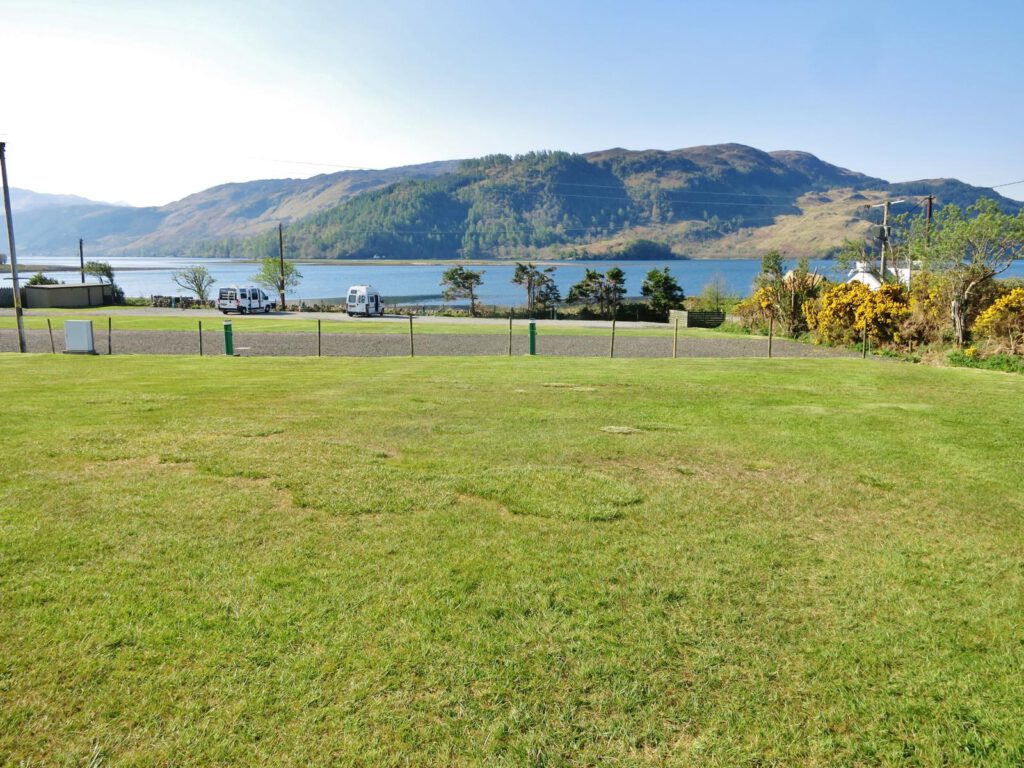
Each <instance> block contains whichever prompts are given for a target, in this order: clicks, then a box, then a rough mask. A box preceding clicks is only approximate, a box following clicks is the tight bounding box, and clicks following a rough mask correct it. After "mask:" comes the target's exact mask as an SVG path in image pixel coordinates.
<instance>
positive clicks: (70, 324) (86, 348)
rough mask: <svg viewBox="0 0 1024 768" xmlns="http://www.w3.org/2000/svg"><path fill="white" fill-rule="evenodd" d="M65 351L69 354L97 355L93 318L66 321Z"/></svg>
mask: <svg viewBox="0 0 1024 768" xmlns="http://www.w3.org/2000/svg"><path fill="white" fill-rule="evenodd" d="M64 351H65V352H66V353H67V354H69V355H95V354H96V343H95V341H94V340H93V337H92V320H65V321H64Z"/></svg>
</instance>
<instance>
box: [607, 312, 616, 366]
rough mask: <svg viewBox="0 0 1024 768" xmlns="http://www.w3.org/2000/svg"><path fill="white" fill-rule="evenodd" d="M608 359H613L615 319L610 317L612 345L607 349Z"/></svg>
mask: <svg viewBox="0 0 1024 768" xmlns="http://www.w3.org/2000/svg"><path fill="white" fill-rule="evenodd" d="M608 357H615V318H614V317H612V344H611V347H609V349H608Z"/></svg>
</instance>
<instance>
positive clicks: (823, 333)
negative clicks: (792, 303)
mask: <svg viewBox="0 0 1024 768" xmlns="http://www.w3.org/2000/svg"><path fill="white" fill-rule="evenodd" d="M909 315H910V299H909V296H908V295H907V290H906V289H905V288H904V287H903V286H901V285H895V284H886V285H883V286H882V287H881V288H879V289H878V290H877V291H872V290H871V289H870V288H868V287H867V286H866V285H864V284H863V283H857V282H853V283H839V284H838V285H834V286H832V287H830V288H829V289H828V290H827V291H825V292H824V293H823V294H822V296H821V298H820V299H819V300H817V301H814V302H808V303H806V304H804V317H805V318H806V319H807V325H808V327H809V328H810V329H811V330H812V331H814V332H815V333H816V334H817V336H818V340H819V341H821V342H824V343H826V344H854V343H857V342H858V341H860V340H861V338H862V337H863V334H864V330H865V328H866V329H867V334H868V337H869V338H870V339H871V340H872V341H873V342H874V343H875V344H888V343H890V342H894V341H899V328H900V323H902V322H903V321H904V320H905V319H906V318H907V317H908V316H909Z"/></svg>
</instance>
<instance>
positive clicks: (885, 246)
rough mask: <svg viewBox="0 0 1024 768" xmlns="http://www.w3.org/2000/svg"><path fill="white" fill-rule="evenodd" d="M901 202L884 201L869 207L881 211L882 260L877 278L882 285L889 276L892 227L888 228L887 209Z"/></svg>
mask: <svg viewBox="0 0 1024 768" xmlns="http://www.w3.org/2000/svg"><path fill="white" fill-rule="evenodd" d="M902 202H903V201H902V200H886V201H885V202H884V203H879V204H878V205H873V206H871V207H872V208H881V209H882V258H881V265H880V267H881V268H880V269H879V272H880V274H879V276H878V277H879V279H880V280H881V282H883V283H885V282H886V281H887V280H888V275H889V260H888V257H889V248H890V246H889V237H890V235H891V234H892V227H890V226H889V209H890V207H891V206H892V205H893V203H902Z"/></svg>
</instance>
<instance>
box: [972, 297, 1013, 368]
mask: <svg viewBox="0 0 1024 768" xmlns="http://www.w3.org/2000/svg"><path fill="white" fill-rule="evenodd" d="M974 332H975V333H976V334H977V335H979V336H981V337H983V338H985V339H988V340H989V341H991V342H993V343H994V344H995V345H996V346H997V347H998V348H999V349H1000V350H1002V349H1005V350H1006V351H1009V352H1010V353H1011V354H1014V355H1015V354H1018V352H1020V351H1021V350H1024V288H1015V289H1014V290H1012V291H1010V292H1009V293H1008V294H1006V295H1005V296H1003V297H1002V298H1000V299H996V301H995V302H994V303H993V304H992V305H991V306H990V307H989V308H988V309H986V310H985V311H984V312H982V313H981V314H980V315H978V319H977V320H976V321H975V323H974Z"/></svg>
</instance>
